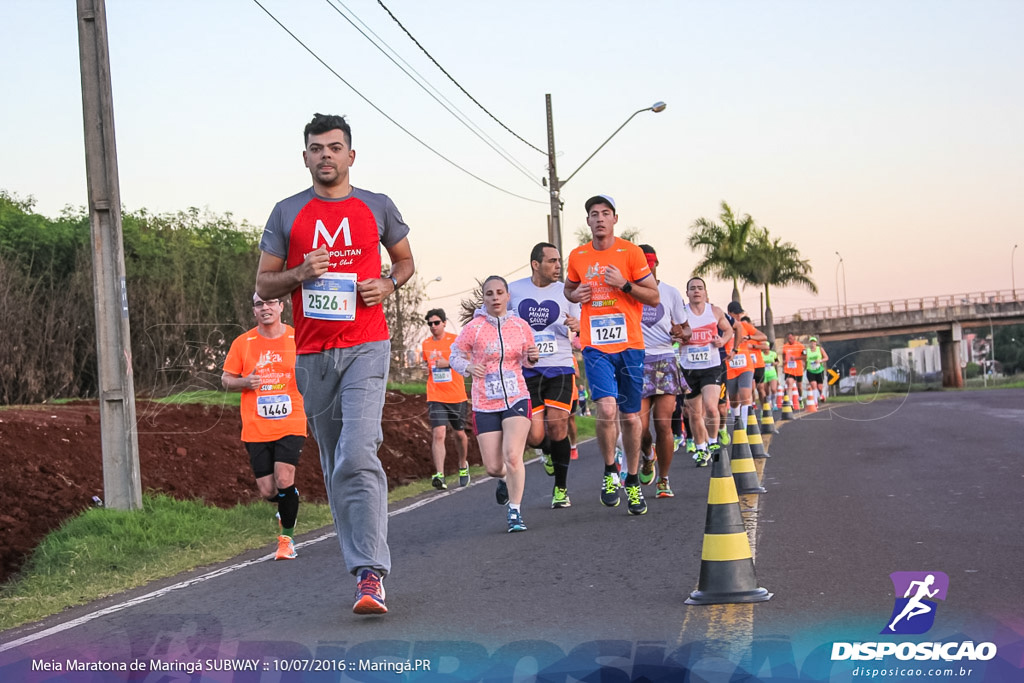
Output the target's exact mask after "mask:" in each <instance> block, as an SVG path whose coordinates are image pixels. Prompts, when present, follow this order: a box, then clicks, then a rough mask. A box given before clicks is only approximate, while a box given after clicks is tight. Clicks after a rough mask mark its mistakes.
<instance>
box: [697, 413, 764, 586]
mask: <svg viewBox="0 0 1024 683" xmlns="http://www.w3.org/2000/svg"><path fill="white" fill-rule="evenodd" d="M742 431H743V430H742V429H740V430H736V433H737V434H739V433H740V432H742ZM772 595H773V594H772V593H769V592H768V591H767V590H765V589H764V588H761V587H759V586H758V585H757V577H756V576H755V575H754V558H753V555H752V553H751V552H750V540H749V539H748V538H747V532H746V530H745V529H744V527H743V513H742V512H741V511H740V499H739V495H737V493H736V482H735V481H733V473H732V468H731V467H730V462H729V456H728V454H727V453H726V452H725V451H724V450H722V451H720V452H719V453H718V455H716V456H715V460H714V464H713V466H712V469H711V481H710V484H709V487H708V514H707V517H706V518H705V522H704V545H703V546H702V548H701V553H700V578H699V579H698V581H697V590H695V591H693V592H692V593H690V597H689V598H687V599H686V604H687V605H722V604H734V603H748V602H764V601H765V600H769V599H771V597H772Z"/></svg>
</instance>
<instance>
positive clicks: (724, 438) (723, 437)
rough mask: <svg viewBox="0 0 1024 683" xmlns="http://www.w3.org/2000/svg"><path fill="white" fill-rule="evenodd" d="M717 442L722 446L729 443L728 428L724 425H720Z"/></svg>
mask: <svg viewBox="0 0 1024 683" xmlns="http://www.w3.org/2000/svg"><path fill="white" fill-rule="evenodd" d="M718 443H720V444H722V445H723V446H728V445H729V430H728V429H726V428H725V427H722V428H721V429H719V430H718Z"/></svg>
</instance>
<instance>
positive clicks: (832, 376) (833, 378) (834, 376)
mask: <svg viewBox="0 0 1024 683" xmlns="http://www.w3.org/2000/svg"><path fill="white" fill-rule="evenodd" d="M838 381H839V373H838V372H836V371H835V370H833V369H831V368H829V371H828V383H829V386H831V385H833V384H835V383H836V382H838Z"/></svg>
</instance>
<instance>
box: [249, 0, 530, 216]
mask: <svg viewBox="0 0 1024 683" xmlns="http://www.w3.org/2000/svg"><path fill="white" fill-rule="evenodd" d="M252 1H253V3H255V4H256V6H257V7H259V8H260V9H261V10H263V11H264V12H265V13H266V14H267V16H268V17H270V18H271V19H273V20H274V23H276V24H277V25H278V26H280V27H281V29H282V30H283V31H284V32H285V33H287V34H288V35H289V36H291V37H292V40H294V41H295V42H296V43H298V44H299V45H301V46H302V47H303V49H304V50H306V52H308V53H309V54H310V55H312V56H313V59H315V60H316V61H318V62H320V64H322V65H323V67H324V68H325V69H327V70H328V71H330V72H331V73H332V74H333V75H334V77H335V78H337V79H338V80H339V81H341V82H342V83H344V84H345V85H346V86H348V88H349V89H350V90H351V91H352V92H354V93H355V94H356V95H358V96H359V97H360V98H362V100H363V101H364V102H366V103H367V104H368V105H370V106H371V107H373V108H374V109H375V110H376V111H377V113H378V114H380V115H381V116H383V117H384V118H386V119H387V120H388V121H390V122H391V123H393V124H394V125H395V126H396V127H397V128H398V129H399V130H401V131H402V132H403V133H405V134H406V135H408V136H409V137H411V138H412V139H413V140H415V141H416V142H418V143H420V144H421V145H423V146H424V147H426V148H427V149H428V150H430V151H431V152H433V153H434V154H436V155H437V156H439V157H441V158H442V159H444V160H445V161H447V162H448V163H449V164H451V165H452V166H454V167H455V168H457V169H459V170H460V171H462V172H463V173H465V174H466V175H468V176H471V177H473V178H475V179H477V180H479V181H480V182H481V183H483V184H484V185H487V186H488V187H493V188H494V189H495V190H498V191H499V192H504V193H505V194H508V195H512V196H513V197H516V198H518V199H523V200H525V201H528V202H533V203H534V204H547V203H548V202H547V201H540V200H538V199H531V198H530V197H524V196H523V195H520V194H516V193H515V192H511V191H509V190H506V189H504V188H502V187H498V186H497V185H495V184H494V183H492V182H489V181H487V180H484V179H483V178H481V177H480V176H478V175H476V174H475V173H473V172H472V171H470V170H468V169H465V168H463V167H462V166H460V165H458V164H457V163H455V162H454V161H452V160H451V159H449V158H448V157H446V156H445V155H444V154H441V152H439V151H437V150H436V149H434V148H433V147H431V146H430V145H428V144H427V143H426V142H424V141H423V140H421V139H420V138H418V137H417V136H416V135H415V134H413V133H412V132H411V131H410V130H409V129H407V128H406V127H405V126H403V125H402V124H400V123H399V122H398V121H396V120H394V119H393V118H391V117H390V116H388V114H387V113H386V112H385V111H384V110H383V109H381V108H380V107H378V106H377V105H376V104H374V103H373V102H372V101H371V100H370V99H369V98H368V97H367V96H366V95H364V94H363V93H361V92H359V90H357V89H356V88H355V86H353V85H352V84H351V83H349V82H348V81H346V80H345V79H344V78H342V77H341V74H339V73H338V72H337V71H335V70H334V69H333V68H331V66H330V65H329V64H328V63H327V62H325V61H324V60H323V59H321V58H320V55H318V54H317V53H316V52H314V51H313V50H312V49H311V48H310V47H309V46H308V45H306V44H305V43H304V42H302V40H301V39H300V38H299V37H298V36H296V35H295V34H294V33H292V32H291V31H290V30H289V29H288V27H287V26H285V25H284V24H282V23H281V21H280V20H279V19H278V18H277V17H275V16H274V15H273V14H272V13H271V12H270V10H268V9H267V8H266V7H264V6H263V5H262V4H260V1H259V0H252Z"/></svg>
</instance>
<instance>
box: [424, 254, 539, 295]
mask: <svg viewBox="0 0 1024 683" xmlns="http://www.w3.org/2000/svg"><path fill="white" fill-rule="evenodd" d="M529 265H530V264H529V263H527V264H525V265H522V266H519V267H518V268H516V269H515V270H512V271H509V272H507V273H505V274H504V275H502V277H504V278H507V277H508V276H509V275H515V274H516V273H518V272H519V271H520V270H522V269H523V268H526V267H527V266H529ZM478 287H479V285H477V286H476V287H470V288H469V289H464V290H462V291H461V292H452V293H451V294H440V295H438V296H434V297H431V298H430V299H428V301H431V300H433V299H447V298H449V297H453V296H458V295H459V294H468V293H470V292H475V291H476V290H477V288H478Z"/></svg>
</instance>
